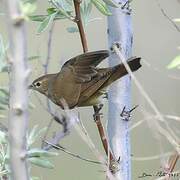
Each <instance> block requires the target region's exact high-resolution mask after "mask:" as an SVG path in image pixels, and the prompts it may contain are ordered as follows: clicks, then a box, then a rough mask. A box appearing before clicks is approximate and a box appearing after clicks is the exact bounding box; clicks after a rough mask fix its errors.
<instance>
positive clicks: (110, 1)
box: [103, 0, 120, 8]
mask: <svg viewBox="0 0 180 180" xmlns="http://www.w3.org/2000/svg"><path fill="white" fill-rule="evenodd" d="M103 1H104V2H105V3H106V4H107V5H109V6H111V7H115V8H118V7H120V6H119V4H117V3H115V2H114V1H113V0H103Z"/></svg>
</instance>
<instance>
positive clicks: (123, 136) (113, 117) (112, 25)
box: [107, 0, 133, 180]
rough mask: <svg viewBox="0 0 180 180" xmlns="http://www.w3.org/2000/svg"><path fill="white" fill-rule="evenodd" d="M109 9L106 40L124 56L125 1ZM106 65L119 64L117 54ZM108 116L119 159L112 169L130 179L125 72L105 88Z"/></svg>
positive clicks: (128, 31) (127, 33)
mask: <svg viewBox="0 0 180 180" xmlns="http://www.w3.org/2000/svg"><path fill="white" fill-rule="evenodd" d="M126 1H127V0H115V2H116V3H119V4H125V3H126ZM110 11H111V13H112V15H111V16H108V41H109V48H110V49H111V47H112V45H113V44H114V43H117V44H119V45H120V46H121V49H122V53H123V55H124V57H125V58H126V59H127V58H128V57H130V56H131V51H132V39H133V34H132V22H131V16H130V12H129V5H128V6H126V8H110ZM109 63H110V66H114V65H117V64H119V63H120V62H119V58H118V57H117V56H116V55H115V54H113V53H112V54H111V55H110V58H109ZM108 97H109V119H108V125H107V130H108V139H109V142H110V147H111V149H112V151H113V154H114V156H115V158H116V159H120V162H119V167H118V169H119V171H117V172H116V174H115V177H116V179H118V180H120V179H123V180H130V179H131V161H130V135H129V130H128V126H129V122H128V121H125V120H124V119H125V118H123V116H120V114H122V111H123V109H124V108H125V110H126V111H128V110H130V102H131V81H130V77H129V75H127V76H125V77H123V78H121V80H120V81H117V82H115V83H114V84H113V85H112V86H111V87H110V89H109V96H108Z"/></svg>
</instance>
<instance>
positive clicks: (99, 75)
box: [29, 50, 141, 109]
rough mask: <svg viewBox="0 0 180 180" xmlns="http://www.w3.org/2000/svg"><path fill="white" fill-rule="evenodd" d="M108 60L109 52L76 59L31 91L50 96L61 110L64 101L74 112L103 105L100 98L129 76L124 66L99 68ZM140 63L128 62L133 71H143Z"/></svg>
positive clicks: (33, 84) (92, 53)
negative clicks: (109, 87)
mask: <svg viewBox="0 0 180 180" xmlns="http://www.w3.org/2000/svg"><path fill="white" fill-rule="evenodd" d="M108 56H109V51H107V50H100V51H94V52H87V53H84V54H81V55H79V56H76V57H74V58H72V59H70V60H68V61H67V62H66V63H64V65H63V66H62V68H61V71H60V72H58V73H55V74H47V75H44V76H41V77H39V78H37V79H36V80H34V81H33V83H32V84H31V85H30V86H29V88H31V89H34V90H36V91H38V92H40V93H42V94H44V95H46V96H47V97H48V98H49V99H51V100H52V101H53V102H54V103H55V104H57V105H58V106H60V107H61V108H63V107H64V104H63V102H64V101H62V100H65V102H66V103H67V104H68V106H69V108H70V109H72V108H74V107H75V106H77V107H82V106H92V105H98V104H100V103H101V102H100V98H99V97H100V96H102V95H103V94H104V93H105V90H106V88H107V87H108V86H109V85H110V84H111V83H113V82H114V81H116V80H117V79H119V78H121V77H122V76H124V75H126V74H127V73H128V72H127V71H126V68H125V67H124V65H123V64H119V65H116V66H114V67H108V68H97V65H98V64H99V63H100V62H101V61H102V60H104V59H105V58H106V57H108ZM140 59H141V58H139V57H138V58H136V57H134V58H131V59H129V60H128V62H127V63H128V65H129V67H130V68H131V70H132V71H136V70H138V69H139V68H140V67H141V64H140ZM63 109H64V108H63Z"/></svg>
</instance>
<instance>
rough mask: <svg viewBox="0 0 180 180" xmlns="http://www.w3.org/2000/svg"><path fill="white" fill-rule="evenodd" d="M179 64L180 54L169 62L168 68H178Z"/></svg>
mask: <svg viewBox="0 0 180 180" xmlns="http://www.w3.org/2000/svg"><path fill="white" fill-rule="evenodd" d="M178 66H180V55H179V56H177V57H175V58H174V59H173V60H172V61H171V63H169V64H168V66H167V68H168V69H173V68H177V67H178Z"/></svg>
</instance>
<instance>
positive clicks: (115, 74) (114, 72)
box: [106, 57, 141, 86]
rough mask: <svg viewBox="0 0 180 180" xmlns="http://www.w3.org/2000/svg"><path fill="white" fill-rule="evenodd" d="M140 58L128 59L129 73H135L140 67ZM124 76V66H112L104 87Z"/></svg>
mask: <svg viewBox="0 0 180 180" xmlns="http://www.w3.org/2000/svg"><path fill="white" fill-rule="evenodd" d="M140 60H141V58H140V57H133V58H130V59H129V60H128V61H127V63H128V65H129V67H130V69H131V71H137V70H138V69H139V68H140V67H141V64H140ZM126 74H128V72H127V70H126V68H125V66H124V64H122V63H121V64H119V65H117V66H114V67H113V68H112V69H111V76H110V78H109V79H108V81H107V82H106V86H108V85H110V84H111V83H112V82H114V81H116V80H117V79H119V78H121V77H122V76H125V75H126Z"/></svg>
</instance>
